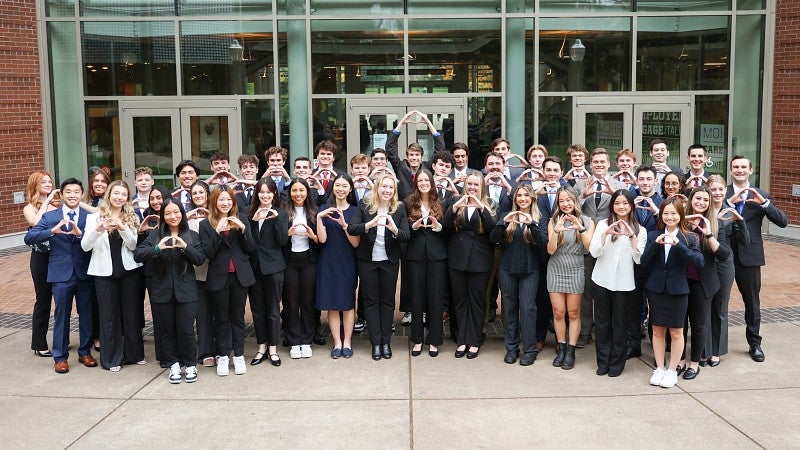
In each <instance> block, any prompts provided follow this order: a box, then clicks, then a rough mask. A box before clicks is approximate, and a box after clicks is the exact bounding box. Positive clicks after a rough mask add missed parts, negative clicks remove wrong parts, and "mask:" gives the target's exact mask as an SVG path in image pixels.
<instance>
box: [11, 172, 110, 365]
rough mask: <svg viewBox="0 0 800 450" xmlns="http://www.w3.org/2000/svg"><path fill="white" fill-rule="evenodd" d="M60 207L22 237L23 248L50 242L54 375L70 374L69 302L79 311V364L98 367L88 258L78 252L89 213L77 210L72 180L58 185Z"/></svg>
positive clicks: (78, 189) (78, 187) (77, 188)
mask: <svg viewBox="0 0 800 450" xmlns="http://www.w3.org/2000/svg"><path fill="white" fill-rule="evenodd" d="M59 191H60V193H61V202H62V206H61V208H59V209H56V210H53V211H50V212H46V213H44V215H42V219H41V220H40V221H39V223H37V224H36V225H35V226H34V227H33V228H31V229H30V230H28V232H27V233H26V234H25V244H26V245H35V244H41V243H43V242H46V241H49V242H50V260H49V262H48V265H47V281H48V282H49V283H51V286H52V288H53V298H54V300H55V305H56V310H55V314H54V317H53V351H52V354H53V360H54V361H55V364H54V369H55V371H56V372H57V373H67V372H68V371H69V363H68V362H67V360H68V359H69V351H68V348H69V318H70V314H71V312H72V299H73V297H74V298H75V304H76V307H77V309H78V316H79V331H80V345H79V346H78V361H80V362H81V363H82V364H83V365H85V366H87V367H95V366H97V361H96V360H95V359H94V357H93V356H92V353H91V348H92V298H91V296H92V285H93V284H94V282H93V280H92V277H91V276H90V275H88V274H87V273H86V271H87V269H88V267H89V259H90V254H89V253H86V252H84V251H83V249H82V248H81V239H82V238H83V230H84V228H85V226H86V217H87V216H88V215H89V212H88V211H87V210H85V209H83V208H81V207H80V202H81V196H82V195H83V184H82V183H81V182H80V181H78V180H77V179H75V178H68V179H66V180H64V181H63V182H61V187H60V189H59Z"/></svg>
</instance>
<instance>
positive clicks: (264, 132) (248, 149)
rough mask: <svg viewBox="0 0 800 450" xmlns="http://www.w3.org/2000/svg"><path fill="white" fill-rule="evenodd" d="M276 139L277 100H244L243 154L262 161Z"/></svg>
mask: <svg viewBox="0 0 800 450" xmlns="http://www.w3.org/2000/svg"><path fill="white" fill-rule="evenodd" d="M275 139H276V134H275V100H242V154H243V155H244V154H247V155H256V156H258V158H259V161H261V160H263V158H264V152H265V151H266V150H267V149H268V148H270V147H272V146H274V145H277V144H276V140H275Z"/></svg>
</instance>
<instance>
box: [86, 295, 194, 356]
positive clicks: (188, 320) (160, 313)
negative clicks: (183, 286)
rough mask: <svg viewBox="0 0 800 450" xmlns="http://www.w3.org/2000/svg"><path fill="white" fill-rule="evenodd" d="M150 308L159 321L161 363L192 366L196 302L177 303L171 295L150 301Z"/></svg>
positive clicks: (157, 338)
mask: <svg viewBox="0 0 800 450" xmlns="http://www.w3.org/2000/svg"><path fill="white" fill-rule="evenodd" d="M150 309H151V310H152V311H153V319H154V320H158V323H159V333H158V334H157V335H156V340H157V341H160V347H161V351H162V358H163V359H162V360H161V365H162V366H164V367H170V366H171V365H173V364H175V363H176V362H177V363H180V365H182V366H187V367H189V366H194V365H195V357H196V355H197V341H195V337H194V319H195V315H196V314H197V302H190V303H179V302H178V301H177V300H176V299H175V298H174V297H173V298H172V300H170V301H169V302H168V303H150ZM101 354H102V352H101Z"/></svg>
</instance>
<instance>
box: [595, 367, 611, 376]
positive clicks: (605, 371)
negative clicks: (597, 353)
mask: <svg viewBox="0 0 800 450" xmlns="http://www.w3.org/2000/svg"><path fill="white" fill-rule="evenodd" d="M594 373H595V374H596V375H597V376H599V377H603V376H606V375H608V368H607V367H598V368H597V370H596V371H595V372H594Z"/></svg>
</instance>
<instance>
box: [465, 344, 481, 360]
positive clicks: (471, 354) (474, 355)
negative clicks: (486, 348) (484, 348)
mask: <svg viewBox="0 0 800 450" xmlns="http://www.w3.org/2000/svg"><path fill="white" fill-rule="evenodd" d="M480 351H481V348H480V347H478V349H477V350H475V351H474V352H470V351H467V359H475V358H477V357H478V353H479V352H480Z"/></svg>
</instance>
